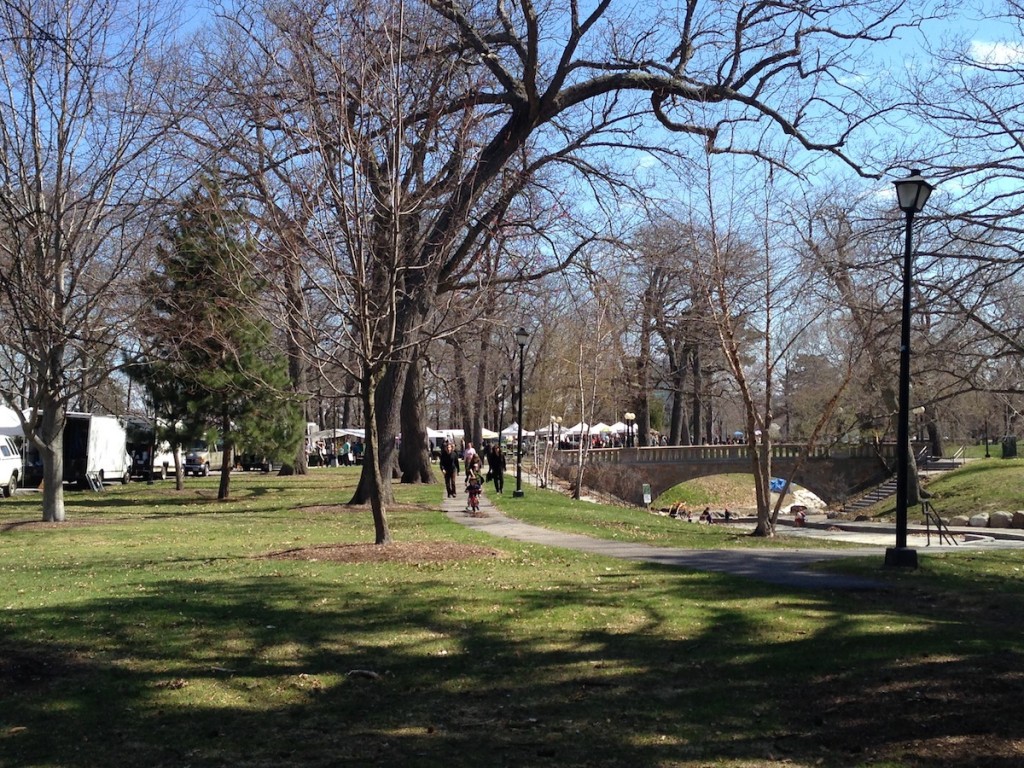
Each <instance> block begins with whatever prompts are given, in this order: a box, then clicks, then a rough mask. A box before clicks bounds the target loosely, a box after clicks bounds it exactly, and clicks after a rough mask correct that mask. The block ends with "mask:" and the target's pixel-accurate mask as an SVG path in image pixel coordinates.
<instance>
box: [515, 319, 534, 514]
mask: <svg viewBox="0 0 1024 768" xmlns="http://www.w3.org/2000/svg"><path fill="white" fill-rule="evenodd" d="M529 339H530V332H529V331H527V330H526V329H525V328H523V327H522V326H519V328H518V330H516V344H518V345H519V426H518V435H517V437H516V489H515V490H514V491H513V492H512V497H513V498H516V499H521V498H522V497H523V356H524V352H525V350H526V342H527V341H529Z"/></svg>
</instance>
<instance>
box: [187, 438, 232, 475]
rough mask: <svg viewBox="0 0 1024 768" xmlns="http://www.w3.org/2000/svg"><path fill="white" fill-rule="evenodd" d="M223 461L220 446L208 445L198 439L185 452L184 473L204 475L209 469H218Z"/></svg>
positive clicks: (208, 472) (222, 452)
mask: <svg viewBox="0 0 1024 768" xmlns="http://www.w3.org/2000/svg"><path fill="white" fill-rule="evenodd" d="M223 463H224V450H223V448H222V446H220V445H215V446H210V445H208V444H207V443H206V442H204V441H202V440H200V441H198V442H197V443H196V444H195V445H193V446H192V447H191V448H189V449H188V451H187V452H186V454H185V470H184V471H185V474H186V475H195V476H197V477H206V476H207V475H208V474H210V470H219V469H220V468H221V465H222V464H223Z"/></svg>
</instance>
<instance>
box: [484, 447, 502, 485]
mask: <svg viewBox="0 0 1024 768" xmlns="http://www.w3.org/2000/svg"><path fill="white" fill-rule="evenodd" d="M487 470H488V475H490V478H491V480H493V481H494V490H495V491H496V492H497V493H503V492H504V489H505V454H504V453H503V452H502V450H501V444H500V443H495V444H494V445H492V446H491V449H490V450H489V451H487Z"/></svg>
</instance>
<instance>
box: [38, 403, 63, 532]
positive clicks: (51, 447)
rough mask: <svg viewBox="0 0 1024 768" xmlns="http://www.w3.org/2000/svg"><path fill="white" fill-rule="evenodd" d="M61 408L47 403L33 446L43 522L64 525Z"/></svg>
mask: <svg viewBox="0 0 1024 768" xmlns="http://www.w3.org/2000/svg"><path fill="white" fill-rule="evenodd" d="M66 420H67V419H66V417H65V415H64V409H63V408H61V407H60V406H59V405H58V404H57V403H55V402H49V403H47V404H46V409H45V410H44V411H43V415H42V423H41V424H40V426H39V432H40V435H39V439H38V441H37V442H36V447H37V448H38V449H39V456H40V458H41V459H42V460H43V522H44V523H63V522H64V424H65V422H66Z"/></svg>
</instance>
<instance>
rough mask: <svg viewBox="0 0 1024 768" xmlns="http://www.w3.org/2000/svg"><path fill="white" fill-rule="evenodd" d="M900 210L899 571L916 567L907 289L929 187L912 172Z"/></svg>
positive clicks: (894, 560) (889, 559) (889, 557)
mask: <svg viewBox="0 0 1024 768" xmlns="http://www.w3.org/2000/svg"><path fill="white" fill-rule="evenodd" d="M895 185H896V198H897V200H898V202H899V206H900V210H901V211H903V212H904V213H905V214H906V217H907V222H906V236H905V242H904V248H903V305H902V309H903V313H902V321H901V325H900V378H899V411H898V414H897V419H898V422H897V425H896V546H895V547H889V548H888V549H886V550H885V564H886V565H887V566H895V567H900V568H916V567H917V550H915V549H911V548H910V547H908V546H907V498H908V496H909V491H910V288H911V281H912V271H913V270H912V266H913V265H912V258H911V252H912V250H913V249H912V245H913V238H912V234H913V222H914V214H916V213H920V212H921V211H922V210H924V206H925V203H927V202H928V197H929V195H931V193H932V189H933V187H932V185H931V184H929V183H928V182H927V181H925V180H924V179H923V178H922V177H921V172H920V171H918V170H916V169H915V170H912V171H911V172H910V176H909V177H908V178H906V179H902V180H900V181H897V182H895Z"/></svg>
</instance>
